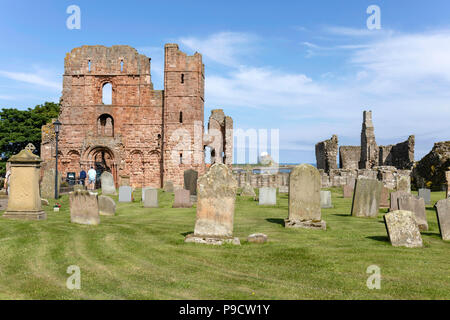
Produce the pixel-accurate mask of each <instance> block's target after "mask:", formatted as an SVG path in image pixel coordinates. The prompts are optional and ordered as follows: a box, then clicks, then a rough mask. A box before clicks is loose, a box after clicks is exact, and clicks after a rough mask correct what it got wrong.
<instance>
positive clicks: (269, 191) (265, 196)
mask: <svg viewBox="0 0 450 320" xmlns="http://www.w3.org/2000/svg"><path fill="white" fill-rule="evenodd" d="M276 204H277V189H276V188H270V187H262V188H259V205H260V206H265V205H268V206H274V205H276Z"/></svg>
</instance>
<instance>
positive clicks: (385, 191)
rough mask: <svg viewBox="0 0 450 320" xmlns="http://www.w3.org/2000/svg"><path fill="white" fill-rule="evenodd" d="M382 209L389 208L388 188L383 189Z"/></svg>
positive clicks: (381, 197)
mask: <svg viewBox="0 0 450 320" xmlns="http://www.w3.org/2000/svg"><path fill="white" fill-rule="evenodd" d="M380 208H389V189H388V188H386V187H383V189H381V195H380Z"/></svg>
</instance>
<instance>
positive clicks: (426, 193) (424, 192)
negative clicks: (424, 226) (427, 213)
mask: <svg viewBox="0 0 450 320" xmlns="http://www.w3.org/2000/svg"><path fill="white" fill-rule="evenodd" d="M419 197H420V198H423V200H424V201H425V204H430V203H431V190H430V189H424V188H422V189H419Z"/></svg>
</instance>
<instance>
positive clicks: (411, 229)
mask: <svg viewBox="0 0 450 320" xmlns="http://www.w3.org/2000/svg"><path fill="white" fill-rule="evenodd" d="M384 224H385V226H386V231H387V234H388V237H389V240H390V241H391V244H392V245H393V246H394V247H407V248H417V247H422V245H423V243H422V236H421V235H420V230H419V227H418V226H417V222H416V219H415V217H414V214H413V213H412V212H411V211H403V210H396V211H392V212H389V213H387V214H385V215H384Z"/></svg>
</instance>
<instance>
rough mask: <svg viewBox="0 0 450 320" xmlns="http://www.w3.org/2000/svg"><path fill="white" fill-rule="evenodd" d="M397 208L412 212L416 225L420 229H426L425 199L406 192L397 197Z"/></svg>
mask: <svg viewBox="0 0 450 320" xmlns="http://www.w3.org/2000/svg"><path fill="white" fill-rule="evenodd" d="M398 209H399V210H403V211H411V212H412V213H414V216H415V218H416V222H417V225H418V226H419V229H420V230H421V231H426V230H428V222H427V214H426V211H425V201H424V200H423V199H422V198H419V197H416V196H414V195H411V194H408V195H403V196H401V197H400V198H398Z"/></svg>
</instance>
